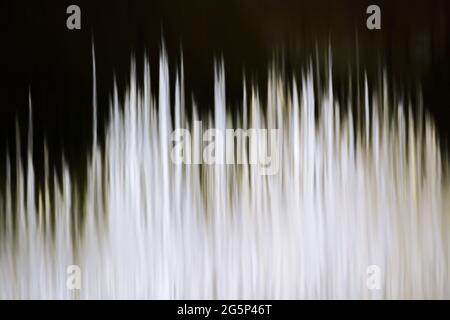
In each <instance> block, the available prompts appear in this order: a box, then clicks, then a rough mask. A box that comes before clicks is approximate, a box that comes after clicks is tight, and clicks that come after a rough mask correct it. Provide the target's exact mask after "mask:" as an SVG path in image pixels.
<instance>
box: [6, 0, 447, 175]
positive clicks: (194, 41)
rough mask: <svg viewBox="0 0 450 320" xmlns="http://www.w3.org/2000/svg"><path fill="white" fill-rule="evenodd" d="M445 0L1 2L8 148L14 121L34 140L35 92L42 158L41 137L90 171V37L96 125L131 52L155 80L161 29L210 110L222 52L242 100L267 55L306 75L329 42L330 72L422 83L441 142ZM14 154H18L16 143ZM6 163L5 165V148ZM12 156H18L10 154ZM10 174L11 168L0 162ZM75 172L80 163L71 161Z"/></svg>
mask: <svg viewBox="0 0 450 320" xmlns="http://www.w3.org/2000/svg"><path fill="white" fill-rule="evenodd" d="M448 3H449V1H446V0H430V1H425V0H421V1H418V0H416V1H406V0H389V1H378V0H377V1H375V0H374V1H350V0H329V1H325V0H315V1H286V0H283V1H276V0H255V1H249V0H227V1H218V0H191V1H182V0H179V1H176V0H174V1H166V0H164V1H158V2H157V1H125V0H122V1H117V0H112V1H79V0H72V1H31V0H29V1H17V0H13V1H7V0H1V2H0V13H1V17H0V24H1V28H0V41H1V45H0V48H1V49H0V79H1V85H0V104H1V106H0V150H1V151H0V154H5V150H6V146H7V145H8V146H9V148H10V151H13V150H14V126H15V119H16V118H17V119H18V122H19V123H20V126H21V128H22V129H21V134H22V138H23V139H25V137H26V130H25V129H26V127H27V117H28V91H29V90H30V92H31V97H32V100H33V124H34V128H35V131H34V144H35V161H36V164H37V170H38V173H39V170H40V169H39V168H41V167H42V142H43V140H44V137H45V139H46V140H47V142H48V144H49V153H50V160H51V163H52V164H55V165H56V166H58V165H59V163H60V159H61V152H62V151H64V154H65V156H66V158H67V159H68V161H69V164H70V165H71V167H72V168H78V169H80V168H82V167H83V166H84V163H85V158H86V152H87V151H88V150H89V148H90V144H91V141H92V140H91V139H92V130H91V123H92V103H91V101H92V65H91V44H92V41H93V42H94V44H95V50H96V61H97V86H98V95H99V112H100V118H99V119H100V128H99V133H100V135H101V133H102V132H103V126H104V123H105V119H106V118H105V117H104V115H105V111H106V110H107V107H108V97H109V95H110V94H111V90H112V86H113V77H114V75H115V76H116V79H117V81H118V84H119V87H121V88H123V87H124V86H125V85H126V83H127V81H128V79H129V65H130V56H131V55H134V56H135V57H136V59H137V62H138V69H139V65H140V64H141V62H142V57H143V55H144V54H147V55H148V56H149V57H150V62H151V72H152V76H153V77H152V81H153V85H154V86H156V85H157V77H156V75H157V61H158V55H159V52H160V48H161V39H162V38H164V40H165V44H166V47H167V51H168V54H169V59H170V62H171V73H172V75H173V74H174V71H175V68H176V67H177V66H178V65H179V63H178V62H179V56H180V52H181V50H182V52H183V58H184V66H185V80H186V84H187V90H188V95H187V98H188V99H189V100H190V98H191V96H194V97H195V99H196V100H197V101H198V103H199V106H200V108H201V109H202V110H203V111H206V110H208V109H210V107H211V105H212V101H213V95H212V94H213V70H214V69H213V62H214V58H217V57H220V56H223V57H224V59H225V67H226V79H227V98H228V101H229V102H230V103H231V104H232V105H237V103H238V102H239V101H240V99H241V91H242V87H241V86H242V74H243V72H244V71H245V73H246V75H247V79H249V80H252V81H254V82H255V84H258V85H259V86H261V87H263V86H264V83H265V81H266V71H267V66H268V63H269V62H270V61H271V59H272V58H273V57H274V56H277V57H279V58H282V59H283V61H284V66H285V68H286V71H287V73H288V74H289V73H296V72H299V70H300V69H301V66H302V65H304V64H305V62H307V59H308V57H311V56H314V55H315V52H316V51H315V50H316V48H318V50H319V52H323V50H325V49H326V48H327V46H328V44H330V45H331V48H332V52H333V59H334V60H333V65H334V70H333V71H334V75H335V77H336V79H337V83H339V79H345V78H346V77H348V73H349V70H352V72H353V73H355V74H356V72H357V71H355V70H358V68H360V69H359V71H360V72H362V70H361V69H366V70H367V72H368V74H369V78H373V77H375V76H376V75H377V72H378V71H379V67H380V65H385V66H386V68H387V69H386V70H387V72H388V74H389V77H390V78H391V79H392V81H393V83H395V84H396V86H397V87H398V88H399V90H400V91H401V92H402V90H403V92H405V93H409V94H414V91H415V90H416V88H417V85H419V86H420V87H421V88H422V89H423V92H424V102H425V107H426V109H427V110H429V111H430V112H431V113H432V114H433V115H434V117H435V119H436V121H437V123H438V125H439V128H440V132H441V136H442V138H443V139H444V140H448V139H447V137H448V136H449V134H448V133H449V131H448V126H449V124H450V117H449V116H450V113H449V101H450V94H449V92H450V90H449V89H450V87H449V84H450V81H449V75H450V63H449V60H450V59H449V57H450V56H449V54H450V33H449V25H450V15H449V4H448ZM70 4H77V5H79V6H80V8H81V16H82V18H81V24H82V29H81V30H79V31H70V30H67V29H66V18H67V14H66V7H67V6H68V5H70ZM369 4H378V5H379V6H380V7H381V11H382V30H380V31H369V30H367V28H366V26H365V24H366V18H367V14H366V13H365V11H366V8H367V6H368V5H369ZM13 153H14V152H13ZM1 158H2V163H3V162H4V160H3V159H4V158H5V157H4V156H2V157H1ZM13 159H14V157H13ZM0 171H1V172H4V170H0ZM75 171H76V170H75Z"/></svg>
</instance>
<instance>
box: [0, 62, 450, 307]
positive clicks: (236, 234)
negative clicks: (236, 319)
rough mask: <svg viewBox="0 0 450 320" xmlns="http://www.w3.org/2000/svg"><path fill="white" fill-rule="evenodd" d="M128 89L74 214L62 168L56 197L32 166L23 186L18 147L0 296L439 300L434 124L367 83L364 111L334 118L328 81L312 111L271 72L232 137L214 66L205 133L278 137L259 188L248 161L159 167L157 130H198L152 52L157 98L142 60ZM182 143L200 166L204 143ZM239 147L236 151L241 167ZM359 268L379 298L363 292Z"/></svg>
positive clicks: (441, 259)
mask: <svg viewBox="0 0 450 320" xmlns="http://www.w3.org/2000/svg"><path fill="white" fill-rule="evenodd" d="M94 70H95V62H94ZM135 77H136V76H135V69H134V68H132V73H131V79H130V86H129V90H128V91H127V92H126V94H125V100H124V101H125V102H124V105H123V106H121V105H119V98H118V96H119V93H118V92H117V89H115V91H114V96H113V101H112V105H111V109H110V120H109V124H108V126H107V131H106V141H105V148H104V152H102V151H101V149H100V148H99V146H98V145H97V138H96V134H94V137H95V139H94V144H93V146H92V154H91V155H90V157H89V160H88V163H89V165H88V169H87V170H88V172H87V184H86V188H85V193H86V194H85V201H84V202H83V203H80V202H79V200H78V199H79V197H78V196H77V195H76V192H75V188H74V186H73V182H72V181H71V178H70V175H69V170H68V168H67V166H66V165H65V164H64V165H63V170H62V183H61V185H60V183H59V181H58V179H56V176H55V174H54V173H53V170H52V169H51V168H49V167H48V164H47V161H46V166H45V168H46V169H45V178H44V179H45V181H44V185H45V186H46V187H45V188H43V189H40V188H38V187H37V186H35V178H34V171H33V163H32V158H31V152H32V146H31V144H30V145H29V148H28V155H27V166H26V168H27V171H26V172H25V171H24V170H25V169H24V165H23V163H22V162H21V160H18V161H17V163H16V167H17V172H16V175H15V179H16V185H17V188H16V195H17V196H16V202H15V203H14V202H13V196H12V190H10V186H11V185H12V178H11V169H10V163H9V160H8V161H7V164H8V166H7V168H6V192H5V193H4V194H2V195H1V197H0V201H1V202H0V210H1V211H2V212H1V213H2V219H3V220H2V232H1V241H0V250H1V251H0V298H2V299H5V298H14V299H16V298H19V299H21V298H40V299H45V298H52V299H54V298H56V299H89V298H112V299H116V298H169V299H171V298H185V299H186V298H189V299H191V298H195V299H203V298H207V299H211V298H221V299H240V298H243V299H266V298H268V299H286V298H289V299H297V298H300V299H303V298H320V299H334V298H362V299H366V298H369V299H370V298H387V299H392V298H450V281H449V280H450V279H449V273H450V270H449V266H450V265H449V243H450V242H449V240H450V238H449V226H450V221H449V214H450V212H449V209H450V203H449V201H450V200H449V199H450V193H449V180H448V177H447V176H446V175H444V171H443V168H444V167H446V166H447V164H446V163H442V161H443V160H442V159H443V158H442V157H441V152H440V148H439V144H438V141H437V138H436V132H435V128H434V124H433V122H432V120H431V119H429V118H428V117H427V118H425V120H424V121H423V120H422V118H421V117H420V116H419V119H418V120H417V119H416V120H414V119H413V118H412V117H411V113H410V112H408V113H406V114H405V110H404V109H403V107H402V106H401V105H400V106H396V105H389V102H388V100H387V98H386V97H387V94H386V91H387V89H386V87H385V88H384V89H383V88H382V94H381V95H379V97H382V98H376V97H378V96H376V95H374V97H373V98H372V97H371V93H370V92H369V91H368V90H367V83H365V84H364V85H366V94H365V99H364V100H365V102H364V105H363V106H360V107H359V108H358V110H361V111H360V112H362V113H363V114H354V113H353V112H352V111H347V112H340V109H339V108H340V107H339V105H338V102H337V100H335V98H334V97H333V92H332V88H331V82H330V86H329V87H328V89H327V90H326V92H324V93H319V96H320V97H321V98H320V99H319V101H316V100H315V98H314V94H315V92H314V90H315V89H314V85H313V75H312V73H311V72H306V73H305V74H304V76H303V77H302V79H301V81H300V82H299V83H297V82H296V80H293V81H290V82H286V81H285V80H284V79H283V78H281V77H279V76H278V73H277V72H276V70H275V71H273V72H271V73H270V77H269V79H268V86H267V88H268V89H267V105H264V106H263V105H262V104H261V102H260V99H259V97H258V94H259V93H258V92H257V91H256V90H255V89H253V90H252V92H251V93H247V92H246V90H245V85H244V101H243V106H242V108H241V111H239V115H238V117H237V119H239V120H238V122H237V123H236V122H235V123H234V125H233V123H232V121H231V117H230V112H229V111H227V110H226V101H225V74H224V71H223V64H217V66H216V76H215V82H214V88H215V96H214V116H213V117H211V116H210V117H209V120H208V121H203V126H204V127H205V128H207V127H210V126H212V127H215V128H219V129H225V128H227V127H228V128H229V127H233V126H234V127H236V128H242V129H247V128H278V129H280V132H281V140H280V145H279V149H278V151H279V156H280V165H279V171H278V173H277V174H275V175H261V174H260V171H259V168H258V166H255V165H249V164H235V165H206V164H202V165H196V164H192V165H176V164H174V163H172V162H171V160H170V149H171V146H172V143H171V141H170V134H171V131H172V130H173V129H176V128H180V127H183V128H187V129H190V130H191V129H193V127H194V121H195V120H198V119H197V117H198V116H197V112H196V110H195V106H194V110H193V112H192V114H193V117H194V118H193V120H189V119H188V118H187V116H186V111H185V101H184V85H183V81H184V79H183V72H182V70H181V72H180V73H178V75H177V79H176V88H175V98H174V100H173V101H172V100H171V99H170V98H171V97H170V91H169V73H168V64H167V58H166V56H165V54H164V53H163V54H162V56H161V61H160V68H159V94H158V99H156V98H155V97H154V95H153V94H152V92H151V91H150V72H149V66H148V64H147V62H146V63H145V70H144V88H143V90H142V91H141V90H139V89H138V87H137V84H136V78H135ZM330 79H331V76H330ZM330 81H331V80H330ZM288 83H290V84H288ZM94 84H95V72H94ZM298 84H299V87H297V85H298ZM30 103H31V102H30ZM172 105H173V106H174V108H173V109H174V118H173V119H174V122H172V115H171V106H172ZM317 108H318V110H317ZM345 110H351V108H348V106H346V108H345ZM389 110H390V111H391V113H389ZM94 111H95V112H96V101H95V86H94ZM95 112H94V113H95ZM316 113H318V115H319V117H318V119H316V118H315V114H316ZM389 114H393V115H394V116H393V117H391V116H389ZM407 117H409V121H408V122H407V121H406V118H407ZM94 119H96V118H94ZM353 119H361V120H360V121H354V120H353ZM94 124H95V121H94ZM355 124H356V125H355ZM172 125H174V126H175V128H172ZM95 130H96V127H94V131H95ZM31 132H32V128H31V127H30V134H31ZM191 132H192V131H191ZM191 138H192V142H193V143H192V148H191V150H190V151H191V152H192V154H193V155H194V154H200V155H201V152H202V149H201V140H202V137H201V136H200V135H198V133H195V132H192V136H191ZM29 141H30V139H29ZM18 142H19V140H18ZM253 147H254V146H249V150H247V149H245V148H244V147H243V146H241V148H242V149H241V150H242V151H243V152H244V156H245V158H246V159H248V157H249V153H248V152H249V151H251V149H252V148H253ZM18 150H19V149H18ZM227 152H230V150H225V149H224V147H218V148H217V150H216V155H218V157H225V155H226V154H227ZM8 159H9V157H8ZM17 159H21V157H20V154H18V157H17ZM51 179H53V180H54V184H55V188H54V191H53V192H51V190H50V188H49V187H48V186H49V182H50V181H51ZM25 186H26V187H25ZM35 193H36V194H37V201H35V199H34V194H35ZM52 206H53V207H54V210H51V208H52ZM81 213H83V215H84V217H85V219H84V224H81V223H80V221H79V220H80V219H81V218H80V217H81ZM13 216H14V217H15V219H13ZM52 216H54V234H52V232H51V229H52V221H53V219H52ZM72 217H74V218H72ZM13 220H15V221H16V223H15V224H13ZM70 265H78V266H79V267H80V268H81V289H79V290H77V289H75V290H70V289H69V288H68V287H67V280H68V277H69V275H68V274H67V268H68V266H70ZM372 265H376V266H378V267H379V270H380V271H381V274H380V288H379V289H378V290H370V289H369V288H368V286H367V280H368V277H369V275H368V274H367V270H368V267H369V266H372Z"/></svg>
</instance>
